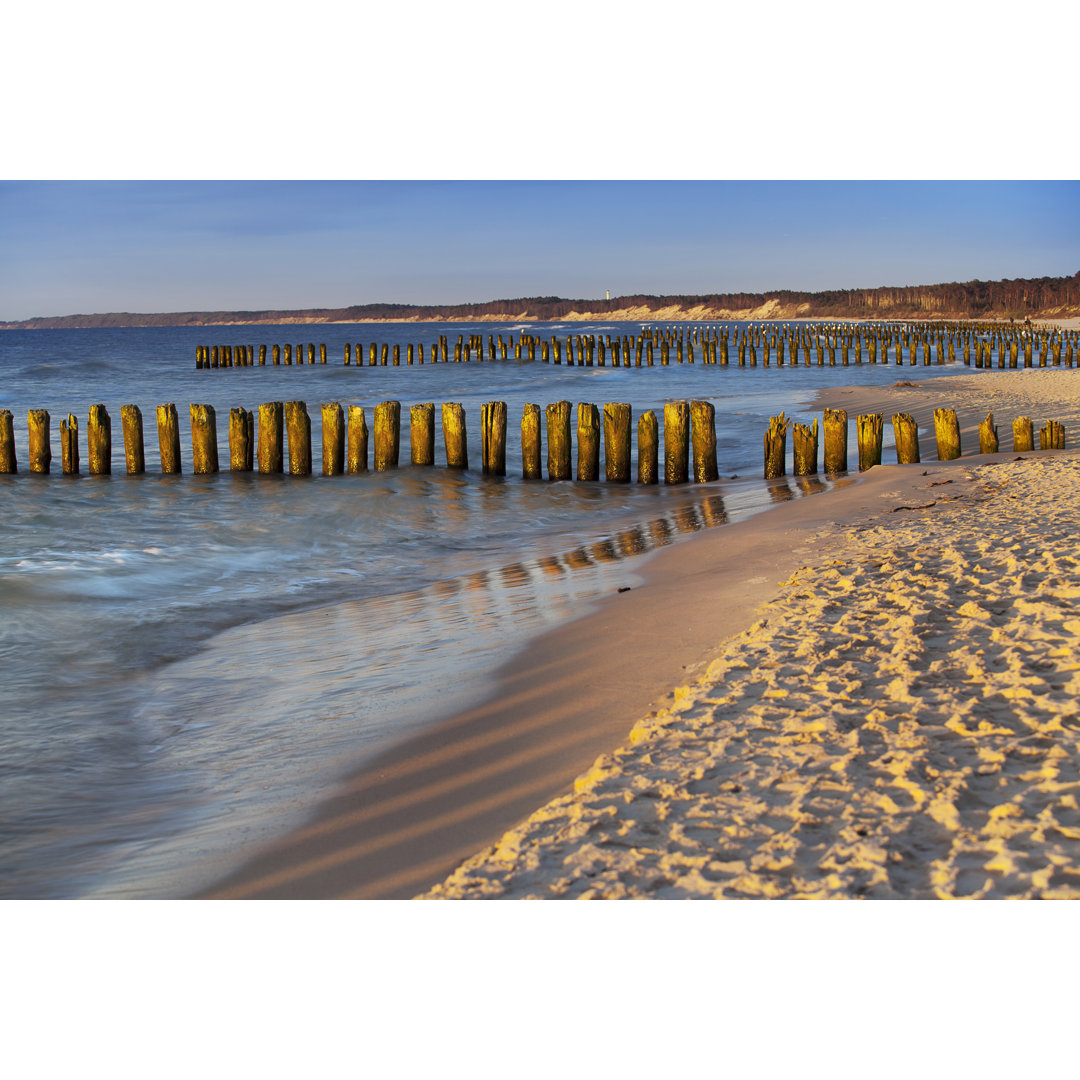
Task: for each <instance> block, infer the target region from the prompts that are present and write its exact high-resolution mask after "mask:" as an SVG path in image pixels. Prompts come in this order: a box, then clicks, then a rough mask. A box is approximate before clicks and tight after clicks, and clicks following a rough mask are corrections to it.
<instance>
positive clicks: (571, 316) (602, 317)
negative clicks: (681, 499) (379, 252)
mask: <svg viewBox="0 0 1080 1080" xmlns="http://www.w3.org/2000/svg"><path fill="white" fill-rule="evenodd" d="M766 308H768V306H767V305H766ZM772 310H773V309H768V310H766V309H759V308H753V309H751V308H747V309H746V310H743V311H711V312H697V311H693V310H691V311H686V310H685V309H678V310H676V309H664V308H660V309H657V310H651V309H645V308H640V309H638V308H625V309H622V310H620V311H615V312H601V313H599V314H596V313H593V312H588V311H571V312H569V313H568V314H566V315H564V316H563V317H562V318H559V319H541V318H540V317H539V316H537V315H468V316H466V315H453V316H450V317H448V318H445V319H421V318H419V317H409V318H402V319H348V320H346V321H344V322H342V321H329V320H326V319H305V318H298V317H295V318H285V319H260V320H254V321H244V322H198V323H163V324H160V325H159V324H152V325H144V324H130V325H123V326H121V325H116V326H20V325H18V324H13V323H7V324H0V331H3V330H25V331H30V330H157V329H161V330H166V329H169V330H175V329H180V330H185V329H200V328H202V327H209V326H378V325H382V324H393V325H403V326H407V325H421V324H429V325H441V324H443V323H462V324H468V323H503V324H511V323H523V322H524V323H539V322H545V323H564V322H568V323H575V322H580V323H585V322H600V323H604V322H612V323H615V322H627V323H640V324H642V325H649V324H651V323H658V322H662V323H707V322H751V323H842V324H854V323H873V324H878V323H900V324H904V325H909V324H912V323H939V322H956V323H996V324H1000V325H1001V326H1023V325H1024V321H1023V319H1016V318H993V317H983V318H976V317H975V316H972V315H963V316H960V315H913V316H911V317H910V318H905V317H902V316H898V317H889V318H870V317H869V316H850V315H777V314H770V313H769V312H770V311H772ZM1028 318H1030V320H1031V325H1032V326H1053V327H1057V328H1058V329H1061V330H1080V315H1066V316H1041V315H1034V316H1028Z"/></svg>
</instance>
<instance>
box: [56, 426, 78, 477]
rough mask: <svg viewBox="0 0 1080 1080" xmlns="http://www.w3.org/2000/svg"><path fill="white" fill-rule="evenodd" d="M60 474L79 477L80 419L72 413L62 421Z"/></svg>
mask: <svg viewBox="0 0 1080 1080" xmlns="http://www.w3.org/2000/svg"><path fill="white" fill-rule="evenodd" d="M60 472H61V473H62V474H63V475H64V476H78V475H79V419H78V417H76V416H74V415H73V414H72V413H68V416H67V419H66V420H61V421H60Z"/></svg>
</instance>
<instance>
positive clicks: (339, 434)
mask: <svg viewBox="0 0 1080 1080" xmlns="http://www.w3.org/2000/svg"><path fill="white" fill-rule="evenodd" d="M344 471H345V410H344V409H343V408H342V407H341V403H340V402H337V401H328V402H326V403H325V404H324V405H323V407H322V474H323V476H340V475H341V474H342V473H343V472H344Z"/></svg>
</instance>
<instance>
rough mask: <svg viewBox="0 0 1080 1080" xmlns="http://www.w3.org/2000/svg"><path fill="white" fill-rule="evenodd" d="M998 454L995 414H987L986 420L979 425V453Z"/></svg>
mask: <svg viewBox="0 0 1080 1080" xmlns="http://www.w3.org/2000/svg"><path fill="white" fill-rule="evenodd" d="M997 452H998V430H997V428H996V427H995V426H994V414H993V413H987V414H986V419H985V420H984V421H983V422H982V423H981V424H980V425H979V453H980V454H996V453H997Z"/></svg>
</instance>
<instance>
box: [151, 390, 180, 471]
mask: <svg viewBox="0 0 1080 1080" xmlns="http://www.w3.org/2000/svg"><path fill="white" fill-rule="evenodd" d="M157 430H158V452H159V454H160V456H161V472H162V474H163V475H166V476H168V475H170V474H172V473H178V472H180V469H181V466H180V417H179V416H178V415H177V412H176V406H175V405H174V404H173V403H172V402H171V401H170V402H169V403H168V404H166V405H159V406H158V407H157Z"/></svg>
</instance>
